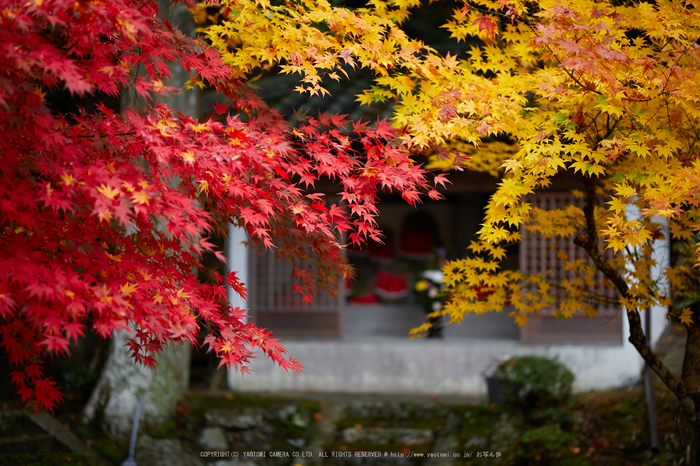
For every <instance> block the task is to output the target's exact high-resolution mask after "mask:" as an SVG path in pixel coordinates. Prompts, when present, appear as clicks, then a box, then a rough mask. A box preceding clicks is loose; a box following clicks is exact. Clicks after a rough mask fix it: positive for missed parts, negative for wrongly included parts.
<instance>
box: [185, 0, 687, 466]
mask: <svg viewBox="0 0 700 466" xmlns="http://www.w3.org/2000/svg"><path fill="white" fill-rule="evenodd" d="M422 3H423V2H421V1H419V0H386V1H384V0H370V1H368V2H367V3H366V4H365V6H364V7H362V8H354V9H352V8H345V7H339V6H333V5H332V4H331V3H329V2H327V1H324V0H321V1H311V0H297V1H286V2H279V1H269V0H222V1H221V3H220V4H218V5H220V6H221V8H220V9H219V10H217V12H216V15H221V16H220V17H217V18H211V17H210V18H209V19H210V23H212V24H211V25H210V26H208V27H207V28H206V31H205V34H206V36H207V38H208V39H209V40H210V41H211V42H212V43H213V44H214V45H215V46H216V47H217V48H218V49H219V50H220V51H221V53H222V54H223V56H224V59H225V60H226V61H227V63H229V64H231V65H232V66H233V67H234V68H236V69H237V70H239V73H240V75H239V77H240V78H242V79H250V78H252V77H253V76H254V75H255V74H256V73H258V72H259V70H261V69H271V68H272V67H273V66H279V68H278V69H279V71H280V72H281V73H286V74H298V76H299V85H298V87H297V88H296V90H297V91H299V92H302V93H309V94H311V95H315V94H320V95H323V94H326V93H328V91H327V90H326V88H325V87H324V86H325V85H326V83H328V82H329V80H335V81H340V80H343V79H345V78H346V77H347V75H348V73H349V72H350V71H351V70H354V69H356V68H357V69H359V68H364V69H367V70H369V71H371V72H372V74H373V76H374V78H373V79H374V81H373V83H372V86H371V87H369V88H367V89H364V90H362V91H361V92H360V93H359V94H358V95H357V101H358V102H359V103H360V104H371V103H373V102H385V101H391V102H393V118H392V124H393V125H394V126H395V127H397V128H399V129H401V130H402V136H401V139H400V140H399V141H397V142H396V144H401V145H402V146H403V147H404V148H406V149H408V150H414V149H418V150H423V151H426V150H428V151H429V150H431V148H435V147H441V150H437V151H434V155H433V157H432V160H431V162H430V164H429V165H428V166H429V167H430V168H435V169H446V170H447V169H450V168H455V167H457V168H460V169H465V168H466V169H469V170H475V171H482V172H486V173H490V174H492V175H497V176H498V177H499V178H500V181H499V184H498V188H497V190H496V192H495V193H494V194H493V195H492V196H491V199H490V201H489V203H488V205H487V207H486V209H485V216H484V222H483V225H482V227H481V230H480V232H479V234H478V237H477V238H476V240H475V241H474V242H473V244H472V245H471V246H470V250H471V253H470V255H469V257H467V258H465V259H460V260H455V261H452V262H450V263H448V264H447V265H446V266H445V268H444V275H445V284H446V285H447V288H448V291H449V292H450V293H451V296H452V299H451V300H450V302H449V303H448V304H447V305H446V306H445V308H444V309H443V310H442V311H440V312H441V313H442V314H443V315H446V316H449V320H450V322H459V321H461V319H462V318H463V316H464V315H465V314H467V313H476V314H481V313H484V312H489V311H493V310H501V309H503V308H504V307H506V306H507V305H510V306H512V309H513V310H512V312H511V314H512V316H513V318H514V319H515V320H516V322H517V323H518V324H519V325H526V323H527V321H528V318H529V317H530V316H532V315H535V314H538V313H542V312H550V313H551V312H553V313H555V314H556V315H558V316H560V317H571V316H573V315H574V314H575V313H585V314H587V315H591V316H593V315H595V314H596V313H597V309H598V307H599V305H600V304H601V303H609V302H611V300H612V301H615V302H616V303H617V304H618V305H619V306H621V307H622V308H623V309H624V310H625V312H626V314H627V318H628V320H629V324H630V341H631V342H632V343H633V344H634V346H635V347H636V348H637V350H638V351H639V353H640V354H641V355H642V357H643V358H644V360H645V361H646V363H647V364H649V366H650V367H651V368H652V369H653V370H654V371H655V372H656V373H657V374H659V376H660V377H661V378H662V380H663V381H664V382H665V383H666V385H667V386H668V387H669V388H670V389H671V390H672V391H673V392H674V394H675V395H676V396H677V397H678V399H679V400H680V402H681V403H682V404H683V405H684V407H685V408H686V412H687V413H689V415H690V416H691V417H697V416H698V415H697V413H698V411H699V410H698V409H697V408H696V407H695V406H696V404H697V403H700V325H699V322H700V305H699V304H698V303H699V302H700V282H699V281H698V278H699V277H698V267H699V266H700V255H699V254H698V251H699V248H700V243H699V238H700V235H698V230H700V157H699V155H700V152H699V149H698V139H699V138H700V47H698V40H700V9H698V8H697V6H696V5H695V4H694V3H693V2H690V1H681V0H663V1H657V2H653V3H646V2H635V1H632V2H615V1H590V0H542V1H532V2H522V1H519V0H514V1H510V0H499V1H488V0H476V1H465V2H463V3H462V4H461V5H460V7H459V8H456V9H455V10H454V11H453V14H452V15H451V17H449V18H447V20H446V22H445V24H444V28H445V29H446V30H447V31H449V33H450V34H451V36H452V37H453V38H454V39H455V40H456V41H465V42H466V43H467V44H468V47H466V48H465V47H463V48H462V49H466V52H463V53H449V52H448V53H438V51H436V50H435V49H434V48H432V47H430V46H428V45H426V44H425V43H423V42H421V41H419V40H416V39H414V38H411V37H409V36H408V35H407V34H406V32H405V31H404V30H403V29H402V26H403V25H404V24H405V22H406V21H407V19H408V18H409V17H410V14H411V12H412V11H414V10H415V8H417V7H419V6H420V5H421V4H422ZM431 3H432V2H431ZM196 14H197V15H198V17H199V18H200V20H202V21H204V20H205V19H206V16H207V15H209V16H211V15H212V13H211V8H209V9H207V8H204V7H202V8H200V9H199V10H198V11H197V12H196ZM562 174H566V175H569V176H570V177H572V178H575V179H576V180H577V182H578V186H577V190H576V191H575V192H574V194H575V195H576V196H577V198H578V199H579V200H580V202H578V203H570V204H569V205H567V206H565V207H561V208H557V209H549V210H545V209H542V208H539V207H538V206H537V205H535V202H534V199H536V198H537V196H538V195H541V193H543V192H546V191H547V188H548V187H549V186H550V185H551V183H552V180H553V179H554V178H555V177H556V176H561V175H562ZM523 232H526V234H528V235H542V236H544V237H545V238H558V240H562V241H569V242H573V243H574V244H576V245H577V246H578V247H579V248H580V250H581V251H584V252H585V254H584V257H570V256H569V255H568V254H567V253H566V252H565V251H559V253H558V254H559V259H560V260H561V261H562V262H563V263H565V264H566V265H564V266H563V269H564V271H565V272H567V273H563V274H562V273H554V272H552V273H543V274H535V275H526V274H524V273H523V272H520V271H514V270H503V269H501V268H500V266H499V262H500V261H501V260H502V259H503V258H504V256H505V249H504V248H505V246H508V245H510V244H514V243H517V242H519V241H521V240H522V237H523V234H524V233H523ZM669 240H670V242H671V243H672V244H673V247H674V254H673V256H674V260H673V262H672V264H671V265H669V266H667V267H665V268H663V269H662V270H661V272H660V273H659V274H657V275H654V272H653V271H654V270H657V268H658V267H656V266H658V265H660V264H656V263H655V262H654V259H653V251H654V248H655V246H656V245H658V244H660V243H661V242H663V241H669ZM601 276H602V277H603V278H602V279H603V280H604V281H605V283H606V284H607V286H608V287H609V288H612V289H614V290H615V291H616V294H615V295H610V294H609V293H608V294H601V293H599V292H594V291H595V288H596V283H598V282H599V281H600V280H601V278H598V277H601ZM484 289H488V291H489V293H488V294H487V295H486V296H484V295H483V290H484ZM650 306H662V307H664V308H668V309H669V313H670V314H671V315H672V316H675V317H677V318H678V319H679V320H680V322H681V324H682V325H683V326H684V327H685V328H686V329H687V331H688V338H689V341H690V343H689V344H688V346H687V350H686V362H685V366H684V369H683V374H682V375H681V377H680V378H678V377H675V376H674V375H673V374H672V373H671V372H670V371H669V370H668V368H667V367H666V366H665V365H664V364H663V363H662V362H661V360H660V359H659V358H658V357H657V356H656V355H655V354H654V352H653V351H652V350H651V348H650V347H649V346H648V344H647V341H646V339H645V337H644V333H643V331H642V324H641V319H640V314H639V313H640V311H644V310H646V309H649V308H650ZM429 325H430V324H426V325H424V326H422V327H420V328H418V329H415V331H414V334H416V335H419V334H421V333H423V332H425V331H426V330H427V329H428V327H429ZM694 434H695V435H694V437H693V438H694V439H695V440H694V441H693V442H692V443H693V445H694V446H693V451H696V450H697V446H698V445H700V440H698V437H699V436H700V432H697V431H696V432H694ZM693 454H695V453H693Z"/></svg>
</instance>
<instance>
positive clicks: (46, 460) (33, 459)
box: [0, 451, 91, 466]
mask: <svg viewBox="0 0 700 466" xmlns="http://www.w3.org/2000/svg"><path fill="white" fill-rule="evenodd" d="M20 464H21V465H25V466H89V465H90V464H91V463H90V459H89V457H88V456H86V455H79V454H77V453H64V452H48V451H35V452H27V453H13V454H0V465H2V466H5V465H7V466H17V465H20Z"/></svg>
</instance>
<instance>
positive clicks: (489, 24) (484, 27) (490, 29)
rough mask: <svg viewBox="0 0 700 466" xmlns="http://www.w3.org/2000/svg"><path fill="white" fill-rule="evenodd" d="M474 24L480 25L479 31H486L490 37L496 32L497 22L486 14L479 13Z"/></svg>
mask: <svg viewBox="0 0 700 466" xmlns="http://www.w3.org/2000/svg"><path fill="white" fill-rule="evenodd" d="M474 24H475V25H477V26H479V32H483V31H486V35H487V36H488V37H493V36H494V34H495V33H496V27H497V26H496V23H495V22H494V21H493V20H492V19H491V18H488V17H486V16H484V15H478V16H477V17H476V19H475V20H474Z"/></svg>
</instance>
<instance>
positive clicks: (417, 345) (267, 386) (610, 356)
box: [229, 339, 642, 396]
mask: <svg viewBox="0 0 700 466" xmlns="http://www.w3.org/2000/svg"><path fill="white" fill-rule="evenodd" d="M284 343H285V345H286V347H287V349H288V350H289V352H290V353H291V354H292V355H293V356H294V357H296V358H298V359H299V360H300V362H301V363H302V364H303V365H304V367H305V370H304V373H302V374H295V373H286V372H285V371H284V370H282V369H280V368H278V367H273V365H272V364H271V363H270V361H269V360H267V359H266V358H265V357H264V356H262V355H260V356H259V358H258V359H257V360H256V361H255V362H254V363H253V365H252V374H246V375H242V374H239V373H235V372H230V373H229V387H230V388H231V389H233V390H237V391H255V392H279V391H289V390H300V391H303V390H314V391H319V392H357V393H396V394H413V395H417V394H435V395H464V396H483V395H485V393H486V385H485V382H484V376H483V375H484V372H485V371H486V370H488V369H489V368H491V367H493V366H494V364H495V362H496V361H497V360H498V359H499V358H500V357H503V356H504V355H509V356H515V355H525V354H535V355H543V356H550V357H553V356H558V357H559V360H560V361H561V362H563V363H564V364H566V365H567V366H568V367H569V368H570V369H571V370H572V371H573V372H574V374H575V376H576V380H575V383H574V390H575V391H577V392H582V391H587V390H592V389H606V388H612V387H618V386H622V385H625V384H628V383H631V382H634V381H636V380H638V379H639V378H640V376H641V369H642V359H641V357H640V356H639V355H638V354H637V352H636V350H635V349H634V347H633V346H632V345H631V344H630V343H628V342H627V341H625V342H624V343H623V344H622V345H524V344H521V343H518V342H514V341H512V340H508V341H502V340H471V341H465V342H449V343H448V342H445V341H432V340H413V341H408V340H401V339H386V340H384V341H355V342H349V341H335V342H333V341H287V342H284Z"/></svg>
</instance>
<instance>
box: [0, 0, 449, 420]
mask: <svg viewBox="0 0 700 466" xmlns="http://www.w3.org/2000/svg"><path fill="white" fill-rule="evenodd" d="M0 44H2V45H0V131H1V132H2V138H0V222H1V226H0V270H2V273H1V274H0V341H1V342H2V346H3V347H4V349H5V351H6V353H7V355H8V357H9V360H10V363H11V364H12V365H13V367H14V371H13V372H12V373H11V377H12V382H13V383H14V384H15V385H16V387H17V388H18V394H19V395H20V396H21V399H22V402H23V403H24V404H25V405H26V406H28V407H30V408H32V409H33V410H37V409H48V410H52V409H53V408H54V407H55V406H56V404H57V403H58V402H59V401H60V400H61V394H60V391H59V390H58V389H57V387H56V384H55V382H54V381H52V380H50V379H49V378H47V377H45V376H44V375H43V373H42V359H43V358H44V357H45V356H46V355H47V354H51V353H54V354H68V353H69V351H70V345H71V344H72V343H75V342H76V341H77V339H78V338H79V337H80V336H82V335H84V334H85V332H86V330H87V326H88V325H91V326H92V329H93V330H94V331H95V332H96V333H97V334H99V335H100V336H102V337H105V338H108V337H110V336H111V335H112V334H113V332H114V331H116V330H120V329H124V330H126V331H128V332H131V333H132V338H131V341H130V343H129V347H130V351H131V353H132V355H133V357H134V359H135V361H136V362H137V363H143V364H146V365H150V366H153V365H154V362H155V360H154V356H155V355H156V354H157V353H158V352H159V351H161V350H162V348H163V346H164V345H165V344H167V343H168V342H170V341H190V342H192V343H196V335H197V333H198V327H199V326H200V325H207V326H208V327H209V329H210V333H209V337H208V338H207V340H206V342H205V343H206V344H208V345H209V347H210V349H213V350H214V351H215V352H216V354H217V355H218V356H219V357H220V358H221V360H222V363H225V364H227V365H231V366H233V367H236V368H238V369H241V370H246V364H247V363H248V361H249V360H250V358H251V355H252V351H253V350H254V349H255V348H256V347H257V348H260V349H261V350H262V351H263V352H265V353H266V354H267V355H268V356H269V357H270V358H271V359H272V360H274V361H275V362H276V363H278V364H279V365H280V366H281V367H283V368H284V369H286V370H295V371H298V370H300V369H301V366H300V364H299V363H298V362H297V361H296V360H295V359H294V358H291V357H288V356H287V355H286V352H285V349H284V348H283V347H282V346H281V345H280V344H279V343H278V342H277V341H276V340H275V339H274V338H272V336H271V335H270V334H269V333H268V332H266V331H264V330H262V329H259V328H257V327H256V326H255V325H254V324H252V323H244V322H243V321H242V320H241V318H242V316H243V314H244V311H242V310H241V309H237V308H231V307H230V306H229V305H228V304H227V300H226V284H228V285H229V286H231V287H232V288H233V289H234V290H236V291H237V292H239V293H241V294H245V288H244V287H243V284H242V283H240V281H239V280H238V279H237V277H236V275H235V273H234V272H231V273H228V274H227V276H226V277H222V276H220V275H217V274H216V273H213V274H212V275H213V277H214V278H213V281H212V282H211V283H202V282H200V281H198V280H197V279H196V272H197V268H198V267H199V266H200V260H201V258H202V256H203V254H204V253H206V252H213V253H214V254H216V255H217V257H219V258H220V259H221V260H224V257H223V255H222V254H221V252H220V251H218V250H216V248H215V247H214V246H213V245H212V243H210V242H209V241H208V240H207V239H208V238H209V237H211V236H213V235H215V234H220V233H221V232H223V231H225V229H226V225H227V224H229V223H233V224H236V225H239V226H243V227H245V228H246V229H247V231H248V233H249V236H250V237H251V240H253V241H259V242H261V243H263V244H264V245H266V246H267V247H278V248H279V249H280V250H281V251H283V253H284V255H285V256H286V257H288V258H290V259H291V260H293V261H294V263H295V265H296V275H297V278H298V280H299V286H298V290H299V291H301V292H303V293H304V294H305V297H306V298H307V299H308V298H309V297H310V294H311V292H312V290H313V289H314V286H315V283H316V282H320V283H321V284H324V283H326V284H327V283H329V282H330V281H332V280H334V279H335V277H337V276H338V274H343V273H346V272H347V269H346V264H345V262H344V261H343V258H342V254H341V245H340V244H339V242H338V241H339V240H338V236H337V234H338V232H348V233H349V237H350V239H351V240H352V241H362V240H363V239H364V238H366V237H368V236H370V237H376V236H377V235H378V232H377V230H376V228H375V222H374V218H373V217H374V215H375V214H376V213H377V207H376V205H375V202H376V198H377V192H378V189H381V188H386V189H398V190H400V191H401V192H402V194H403V197H404V198H405V199H406V200H407V201H409V202H411V203H414V202H416V200H417V198H418V193H419V192H421V191H429V194H430V195H431V196H435V195H436V193H435V191H434V190H431V189H430V188H429V186H428V185H427V182H426V179H425V175H424V172H423V171H421V170H420V168H419V167H417V166H416V165H415V164H414V163H413V161H412V160H411V159H410V158H409V155H408V154H407V153H406V152H405V151H403V150H401V149H399V148H398V147H400V146H398V145H397V144H396V143H395V142H394V138H395V134H394V131H393V130H392V129H391V128H390V127H389V125H388V124H386V123H384V122H379V123H377V124H376V125H375V126H371V125H367V124H359V123H354V124H352V125H350V124H349V123H348V122H347V121H346V120H345V119H344V118H343V117H342V116H338V115H334V116H330V115H321V116H320V117H318V118H311V119H308V120H307V121H304V122H303V123H301V124H299V125H298V126H296V127H295V128H294V129H291V128H290V127H289V126H288V125H287V124H286V123H285V122H284V120H283V119H282V118H281V117H280V116H279V115H277V114H276V113H275V112H274V111H271V110H270V109H268V108H267V107H266V106H265V104H264V103H263V102H261V101H260V100H259V99H258V98H257V97H256V96H255V94H254V93H252V92H251V91H250V90H249V89H247V88H246V86H245V85H244V84H243V83H242V82H240V81H237V80H235V79H233V78H232V77H231V75H232V73H231V69H230V68H228V67H227V66H226V65H225V64H224V63H223V62H222V61H221V59H220V57H219V55H218V53H217V52H216V51H214V50H213V49H211V48H208V47H207V45H206V44H205V43H203V42H201V41H199V40H197V39H194V38H190V37H187V36H185V35H183V34H182V33H181V32H180V31H179V30H177V29H176V28H175V27H173V26H172V25H171V24H169V23H168V22H167V21H166V20H163V19H161V18H160V17H159V16H158V11H157V6H156V3H155V2H149V1H143V2H142V1H140V0H139V1H130V0H113V1H109V2H94V1H86V0H79V1H75V0H70V1H68V0H43V1H18V0H0ZM172 62H178V63H180V64H181V65H182V66H183V67H184V68H185V69H186V70H187V71H189V72H191V74H192V76H193V82H195V81H196V82H201V83H204V84H205V85H207V86H210V87H212V88H215V89H216V90H217V91H218V93H219V95H220V98H219V103H218V104H217V105H216V107H215V115H212V116H211V118H209V119H207V120H206V121H197V120H194V119H192V118H190V117H187V116H183V115H182V114H179V113H177V112H174V111H173V110H172V109H171V108H169V107H168V106H167V105H165V104H162V103H159V99H160V98H161V96H163V95H165V94H167V93H170V92H174V91H175V90H174V89H172V88H170V87H168V86H167V85H166V84H165V83H166V82H167V80H168V78H169V76H170V71H169V64H170V63H172ZM127 88H131V89H132V90H133V91H134V93H135V94H136V95H138V96H139V97H140V98H141V99H143V100H145V101H146V102H147V104H145V105H143V106H141V108H139V109H135V108H130V109H127V110H125V111H124V112H115V111H113V110H111V109H109V108H108V107H107V106H106V105H104V104H102V103H97V104H96V105H92V106H90V105H88V101H86V100H81V99H83V98H86V97H89V96H92V97H93V101H95V100H97V101H98V102H99V97H100V96H102V97H105V96H109V97H112V98H115V97H118V96H119V95H120V93H121V92H122V90H124V89H127ZM59 92H64V93H66V92H67V93H69V95H70V98H71V99H72V100H73V102H74V103H77V104H78V107H76V108H78V110H76V111H74V112H67V111H65V110H64V109H62V108H61V107H60V105H57V104H55V102H54V101H52V96H53V95H55V94H56V93H59ZM103 100H104V99H103ZM80 105H83V108H80ZM321 178H328V179H332V180H335V181H336V182H337V183H338V185H339V186H340V187H341V191H342V192H341V195H342V199H343V205H342V206H341V205H328V203H326V202H324V198H323V196H322V195H321V194H318V193H310V192H309V189H308V188H310V187H313V185H314V182H315V181H317V180H319V179H321ZM312 270H313V271H314V272H313V273H312V272H311V271H312Z"/></svg>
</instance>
